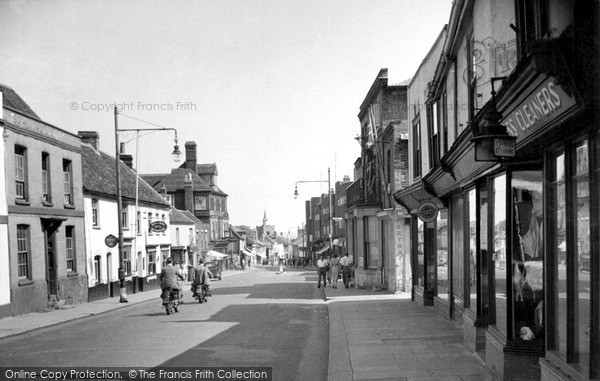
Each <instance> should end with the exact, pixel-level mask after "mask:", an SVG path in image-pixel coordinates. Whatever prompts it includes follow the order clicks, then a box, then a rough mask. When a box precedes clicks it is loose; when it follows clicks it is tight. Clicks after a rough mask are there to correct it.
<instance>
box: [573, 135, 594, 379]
mask: <svg viewBox="0 0 600 381" xmlns="http://www.w3.org/2000/svg"><path fill="white" fill-rule="evenodd" d="M575 165H576V168H575V176H574V179H573V180H574V181H573V186H574V193H575V199H576V203H575V206H576V219H577V223H576V224H575V228H576V234H575V237H576V238H577V242H576V245H575V254H576V257H575V259H576V263H577V267H578V270H579V271H578V272H576V274H577V276H576V278H577V279H575V292H576V295H575V298H576V301H577V306H576V310H577V311H576V314H575V316H576V318H577V319H578V321H577V322H576V327H577V329H576V330H575V335H576V338H577V341H578V342H579V345H578V347H576V348H575V351H576V352H575V361H576V362H579V364H580V365H581V366H582V367H583V368H585V369H587V368H588V367H589V359H590V307H591V304H590V191H589V176H588V168H589V167H588V144H587V140H586V141H584V142H582V143H580V144H579V145H577V147H575Z"/></svg>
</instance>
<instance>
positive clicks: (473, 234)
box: [465, 189, 477, 313]
mask: <svg viewBox="0 0 600 381" xmlns="http://www.w3.org/2000/svg"><path fill="white" fill-rule="evenodd" d="M467 201H468V216H469V219H468V224H469V225H468V232H467V235H468V237H469V258H468V259H467V261H468V271H469V273H468V274H467V275H466V276H465V280H467V284H468V290H467V295H468V296H469V300H468V301H465V306H466V307H468V308H469V309H470V310H471V311H473V312H475V313H477V192H476V190H475V189H471V190H469V192H468V199H467Z"/></svg>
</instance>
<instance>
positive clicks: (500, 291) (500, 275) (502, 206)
mask: <svg viewBox="0 0 600 381" xmlns="http://www.w3.org/2000/svg"><path fill="white" fill-rule="evenodd" d="M491 190H492V200H491V202H492V204H491V205H492V229H493V230H492V231H491V232H490V234H491V236H492V243H491V246H492V250H493V253H492V263H493V266H494V282H493V291H492V292H493V294H494V318H495V325H496V327H497V328H498V330H500V332H502V333H503V334H504V335H506V329H507V325H506V297H507V295H506V274H507V271H506V175H501V176H498V177H495V178H493V179H492V185H491Z"/></svg>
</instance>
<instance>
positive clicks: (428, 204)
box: [417, 201, 439, 223]
mask: <svg viewBox="0 0 600 381" xmlns="http://www.w3.org/2000/svg"><path fill="white" fill-rule="evenodd" d="M438 213H439V208H438V206H437V205H436V204H435V203H434V202H432V201H423V202H421V203H420V204H419V207H418V208H417V216H418V217H419V219H420V220H421V221H423V222H425V223H427V222H433V221H435V220H436V219H437V216H438Z"/></svg>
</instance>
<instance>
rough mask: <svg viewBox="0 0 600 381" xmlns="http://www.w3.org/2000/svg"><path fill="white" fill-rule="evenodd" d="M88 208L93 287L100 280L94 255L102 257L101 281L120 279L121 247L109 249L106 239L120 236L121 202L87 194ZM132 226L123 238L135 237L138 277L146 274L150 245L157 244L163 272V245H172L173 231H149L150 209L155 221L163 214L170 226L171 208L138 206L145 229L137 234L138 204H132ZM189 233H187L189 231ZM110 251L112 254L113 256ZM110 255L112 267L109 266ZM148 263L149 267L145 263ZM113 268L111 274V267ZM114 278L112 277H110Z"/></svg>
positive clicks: (134, 269)
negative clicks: (95, 212)
mask: <svg viewBox="0 0 600 381" xmlns="http://www.w3.org/2000/svg"><path fill="white" fill-rule="evenodd" d="M92 198H96V199H97V200H98V214H99V224H98V226H97V227H94V226H93V224H92ZM84 210H85V232H86V237H85V240H86V262H87V271H88V279H89V286H93V285H94V284H95V282H96V274H95V271H94V258H95V257H96V256H100V281H101V282H102V283H107V282H109V281H116V280H118V268H119V252H118V246H115V247H113V248H109V247H108V246H106V243H105V238H106V237H107V236H108V235H109V234H112V235H114V236H115V237H118V235H119V230H118V222H117V203H116V201H115V200H111V199H105V198H100V197H96V196H94V197H92V196H91V195H89V194H86V195H85V197H84ZM127 210H128V224H127V225H128V226H129V229H124V230H123V238H134V240H133V243H132V249H131V272H132V275H134V276H146V275H147V274H146V267H147V263H148V262H147V261H148V256H147V250H146V246H147V245H156V249H157V255H158V260H157V265H156V271H157V272H160V270H161V268H162V265H161V262H162V260H163V259H164V258H162V255H161V248H165V247H168V246H169V245H170V243H171V237H170V235H169V230H168V229H167V231H165V232H164V233H152V234H149V233H148V219H147V216H148V212H150V213H152V215H153V218H152V220H153V221H156V220H157V218H156V217H155V216H156V214H157V213H158V215H159V216H160V218H158V219H160V220H162V215H163V214H164V215H165V220H164V221H165V223H166V224H167V226H168V225H169V211H168V210H166V209H159V208H154V207H147V206H138V211H139V212H141V216H142V218H141V223H140V225H141V229H140V233H141V234H140V235H137V234H136V226H135V224H136V212H135V206H134V205H128V206H127ZM186 234H187V233H186ZM138 252H141V262H142V263H138V254H137V253H138ZM109 254H110V255H109ZM109 257H110V266H109ZM144 265H146V266H144ZM109 267H110V276H109V271H108V268H109ZM109 278H110V279H109Z"/></svg>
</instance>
